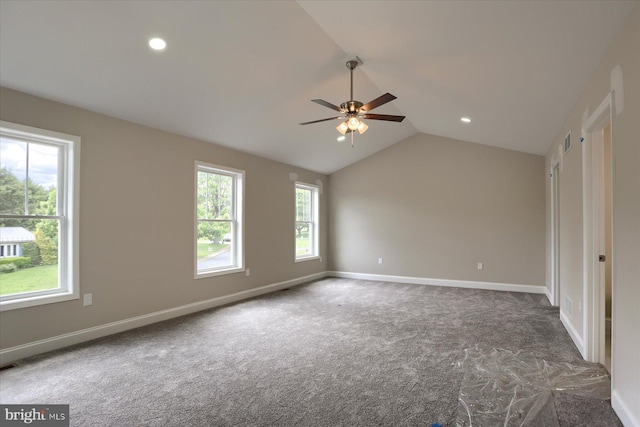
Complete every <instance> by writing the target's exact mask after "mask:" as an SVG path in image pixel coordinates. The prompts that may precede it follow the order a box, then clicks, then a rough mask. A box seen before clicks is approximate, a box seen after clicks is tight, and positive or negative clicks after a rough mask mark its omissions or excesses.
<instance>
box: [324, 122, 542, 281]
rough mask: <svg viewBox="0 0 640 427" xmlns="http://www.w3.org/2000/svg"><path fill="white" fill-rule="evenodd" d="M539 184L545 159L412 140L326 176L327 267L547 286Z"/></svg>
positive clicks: (435, 138) (430, 137) (442, 140)
mask: <svg viewBox="0 0 640 427" xmlns="http://www.w3.org/2000/svg"><path fill="white" fill-rule="evenodd" d="M543 175H544V158H543V157H542V156H536V155H532V154H524V153H519V152H515V151H510V150H505V149H501V148H494V147H489V146H484V145H479V144H473V143H470V142H464V141H458V140H453V139H448V138H443V137H438V136H433V135H427V134H417V135H415V136H413V137H410V138H408V139H406V140H404V141H401V142H399V143H398V144H395V145H393V146H391V147H389V148H387V149H385V150H383V151H381V152H378V153H376V154H374V155H373V156H370V157H368V158H366V159H364V160H362V161H360V162H358V163H355V164H353V165H351V166H349V167H347V168H345V169H343V170H341V171H339V172H337V173H334V174H332V175H331V176H330V179H329V182H330V185H331V189H332V191H331V196H330V206H331V210H330V214H329V223H330V224H331V227H330V239H329V240H330V249H329V254H330V257H331V262H330V265H329V267H330V268H331V269H333V270H337V271H346V272H352V273H368V274H383V275H401V276H413V277H420V278H435V279H450V280H468V281H482V282H498V283H509V284H524V285H540V286H543V285H544V281H545V277H544V227H545V224H544V212H545V211H544V209H545V206H544V191H545V190H544V177H543ZM379 257H382V258H383V264H382V265H379V264H378V258H379ZM478 262H483V263H484V269H483V270H478V269H477V263H478Z"/></svg>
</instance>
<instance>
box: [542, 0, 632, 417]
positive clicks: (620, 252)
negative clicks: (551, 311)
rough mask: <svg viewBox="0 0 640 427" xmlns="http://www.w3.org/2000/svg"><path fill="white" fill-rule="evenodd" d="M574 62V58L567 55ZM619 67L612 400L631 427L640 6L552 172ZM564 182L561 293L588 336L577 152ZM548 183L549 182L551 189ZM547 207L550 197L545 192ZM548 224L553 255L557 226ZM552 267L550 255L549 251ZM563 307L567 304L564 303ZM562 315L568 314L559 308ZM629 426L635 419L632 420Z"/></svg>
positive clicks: (572, 121) (570, 125) (587, 95)
mask: <svg viewBox="0 0 640 427" xmlns="http://www.w3.org/2000/svg"><path fill="white" fill-rule="evenodd" d="M567 54H570V52H567ZM616 65H619V66H620V67H621V69H622V74H623V82H624V111H623V112H622V113H620V114H618V115H616V116H615V117H614V119H613V126H612V128H613V138H612V158H613V160H612V164H613V168H612V175H613V212H614V216H613V229H614V232H613V250H612V252H613V266H612V270H613V271H612V273H613V285H612V289H613V297H612V299H613V312H612V326H613V348H612V363H613V371H612V374H613V383H612V384H613V393H614V394H613V399H612V404H613V405H614V408H616V406H617V407H618V411H619V412H618V413H619V414H620V406H619V405H624V406H625V407H626V409H627V416H629V417H632V419H631V422H633V423H636V424H640V406H639V405H638V402H639V401H640V363H638V355H639V354H640V334H638V331H639V330H640V310H638V307H640V128H639V127H638V119H639V118H640V4H636V6H635V8H634V9H633V11H632V12H631V13H630V15H629V17H628V18H627V21H626V23H625V25H624V27H623V29H622V30H621V32H620V34H618V36H617V38H616V39H615V41H614V42H613V43H612V45H611V47H610V48H609V50H608V51H607V53H606V55H605V56H604V58H603V59H602V61H601V63H600V65H599V67H598V70H597V72H596V74H595V75H594V77H593V78H592V80H591V81H590V82H589V84H588V85H587V87H586V89H585V90H584V92H583V94H582V96H581V98H580V99H579V101H578V102H577V103H576V106H575V107H574V109H573V111H572V112H571V114H570V116H569V117H568V119H567V121H566V122H565V125H564V127H563V129H562V130H561V131H560V133H559V134H558V136H557V138H556V139H555V140H554V141H553V143H552V144H551V147H550V148H549V153H548V154H547V156H546V162H547V167H550V164H551V163H550V162H551V158H552V157H553V155H554V153H555V152H556V150H557V147H558V145H559V144H561V143H562V139H563V138H564V136H565V135H566V133H567V132H568V131H569V130H571V131H572V135H574V141H577V140H578V137H579V136H580V135H581V124H582V116H583V113H584V111H585V110H587V109H588V111H589V114H591V113H592V112H593V111H594V110H595V109H596V108H597V107H598V105H599V104H600V103H601V102H602V100H603V99H604V98H605V97H606V96H607V94H608V93H609V91H610V75H611V70H612V69H613V68H614V67H615V66H616ZM564 160H565V161H564V165H563V169H562V172H561V174H560V183H561V188H560V217H561V224H560V228H561V230H562V229H563V228H570V230H565V231H564V232H562V231H561V233H560V248H561V253H560V263H561V265H560V270H561V281H560V293H561V295H567V296H569V297H570V298H572V299H573V311H574V313H573V316H572V317H571V318H570V320H571V323H572V325H573V327H574V328H575V330H576V331H577V332H578V334H580V336H582V334H583V331H584V325H583V322H584V315H583V313H582V312H580V310H579V309H578V303H582V295H583V288H582V268H583V263H582V214H583V212H582V151H581V146H580V144H579V143H578V144H576V145H575V146H574V148H573V149H572V150H571V151H570V152H569V153H568V155H567V156H566V157H565V159H564ZM549 186H550V183H549V182H548V181H547V189H549ZM547 193H548V194H547V203H550V202H549V200H550V199H549V197H550V194H549V193H550V192H549V191H548V192H547ZM549 218H550V217H549V216H547V247H548V248H549V247H550V235H551V225H550V222H549ZM547 254H548V256H547V267H548V270H549V268H550V265H551V260H550V255H551V251H550V250H548V251H547ZM562 302H563V303H564V298H563V301H562ZM561 310H564V307H563V305H561ZM628 420H629V419H628Z"/></svg>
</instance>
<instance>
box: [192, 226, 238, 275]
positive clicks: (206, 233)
mask: <svg viewBox="0 0 640 427" xmlns="http://www.w3.org/2000/svg"><path fill="white" fill-rule="evenodd" d="M234 243H235V242H234V241H233V230H232V225H231V222H230V221H198V242H197V245H198V246H197V259H198V271H203V270H213V269H218V268H224V267H230V266H233V265H235V260H234V259H233V250H232V249H233V246H234Z"/></svg>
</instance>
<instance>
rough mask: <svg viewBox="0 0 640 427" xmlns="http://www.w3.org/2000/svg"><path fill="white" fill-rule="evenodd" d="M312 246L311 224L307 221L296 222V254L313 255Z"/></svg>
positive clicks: (300, 255) (301, 255)
mask: <svg viewBox="0 0 640 427" xmlns="http://www.w3.org/2000/svg"><path fill="white" fill-rule="evenodd" d="M312 248H313V241H312V233H311V224H310V223H308V222H296V256H297V257H304V256H311V255H313V249H312Z"/></svg>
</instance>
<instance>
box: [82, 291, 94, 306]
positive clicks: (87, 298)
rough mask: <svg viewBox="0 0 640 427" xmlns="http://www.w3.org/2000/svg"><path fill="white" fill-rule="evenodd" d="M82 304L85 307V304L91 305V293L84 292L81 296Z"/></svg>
mask: <svg viewBox="0 0 640 427" xmlns="http://www.w3.org/2000/svg"><path fill="white" fill-rule="evenodd" d="M82 305H83V306H85V307H86V306H87V305H93V294H84V295H83V296H82Z"/></svg>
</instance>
